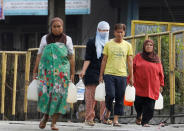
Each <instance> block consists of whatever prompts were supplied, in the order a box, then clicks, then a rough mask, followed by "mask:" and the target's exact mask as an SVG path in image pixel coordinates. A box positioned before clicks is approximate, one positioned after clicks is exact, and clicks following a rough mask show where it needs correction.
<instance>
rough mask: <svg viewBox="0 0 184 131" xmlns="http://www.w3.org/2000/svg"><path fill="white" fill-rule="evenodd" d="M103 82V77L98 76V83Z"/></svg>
mask: <svg viewBox="0 0 184 131" xmlns="http://www.w3.org/2000/svg"><path fill="white" fill-rule="evenodd" d="M101 82H103V76H101V75H100V77H99V83H101Z"/></svg>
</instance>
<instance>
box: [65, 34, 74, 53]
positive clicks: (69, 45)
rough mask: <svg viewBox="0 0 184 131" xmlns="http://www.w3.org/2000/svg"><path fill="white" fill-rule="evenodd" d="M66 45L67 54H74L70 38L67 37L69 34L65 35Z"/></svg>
mask: <svg viewBox="0 0 184 131" xmlns="http://www.w3.org/2000/svg"><path fill="white" fill-rule="evenodd" d="M66 47H67V49H68V54H69V55H72V54H74V51H73V42H72V38H71V37H69V36H66Z"/></svg>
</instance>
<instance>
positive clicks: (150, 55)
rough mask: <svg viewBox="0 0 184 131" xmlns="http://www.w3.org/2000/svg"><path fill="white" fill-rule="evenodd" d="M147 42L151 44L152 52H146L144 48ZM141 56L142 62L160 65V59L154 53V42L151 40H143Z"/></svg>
mask: <svg viewBox="0 0 184 131" xmlns="http://www.w3.org/2000/svg"><path fill="white" fill-rule="evenodd" d="M148 42H151V43H152V44H153V51H152V52H146V50H145V47H146V44H147V43H148ZM141 56H142V58H143V59H144V60H147V61H149V62H153V63H160V59H159V57H158V55H157V54H156V53H155V51H154V42H153V40H145V41H144V44H143V51H142V53H141Z"/></svg>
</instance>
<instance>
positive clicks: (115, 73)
mask: <svg viewBox="0 0 184 131" xmlns="http://www.w3.org/2000/svg"><path fill="white" fill-rule="evenodd" d="M125 29H126V26H125V25H124V24H116V25H115V27H114V36H115V38H113V39H111V40H110V41H109V42H107V43H106V45H105V47H104V50H103V60H102V64H101V69H100V78H99V81H100V82H102V81H103V75H104V81H105V90H106V97H105V103H106V112H105V114H104V123H106V121H109V119H108V118H109V117H110V113H111V112H112V110H113V100H114V99H115V106H114V120H113V123H114V124H113V125H114V126H120V124H119V122H118V118H119V116H120V115H123V99H124V93H125V88H126V84H127V83H126V78H127V67H126V64H128V71H129V75H130V84H131V85H132V84H133V62H132V55H133V52H132V46H131V44H130V43H128V42H127V41H125V40H123V37H124V35H125Z"/></svg>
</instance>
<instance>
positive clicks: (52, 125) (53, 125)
mask: <svg viewBox="0 0 184 131" xmlns="http://www.w3.org/2000/svg"><path fill="white" fill-rule="evenodd" d="M51 130H59V128H57V127H56V124H51Z"/></svg>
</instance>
